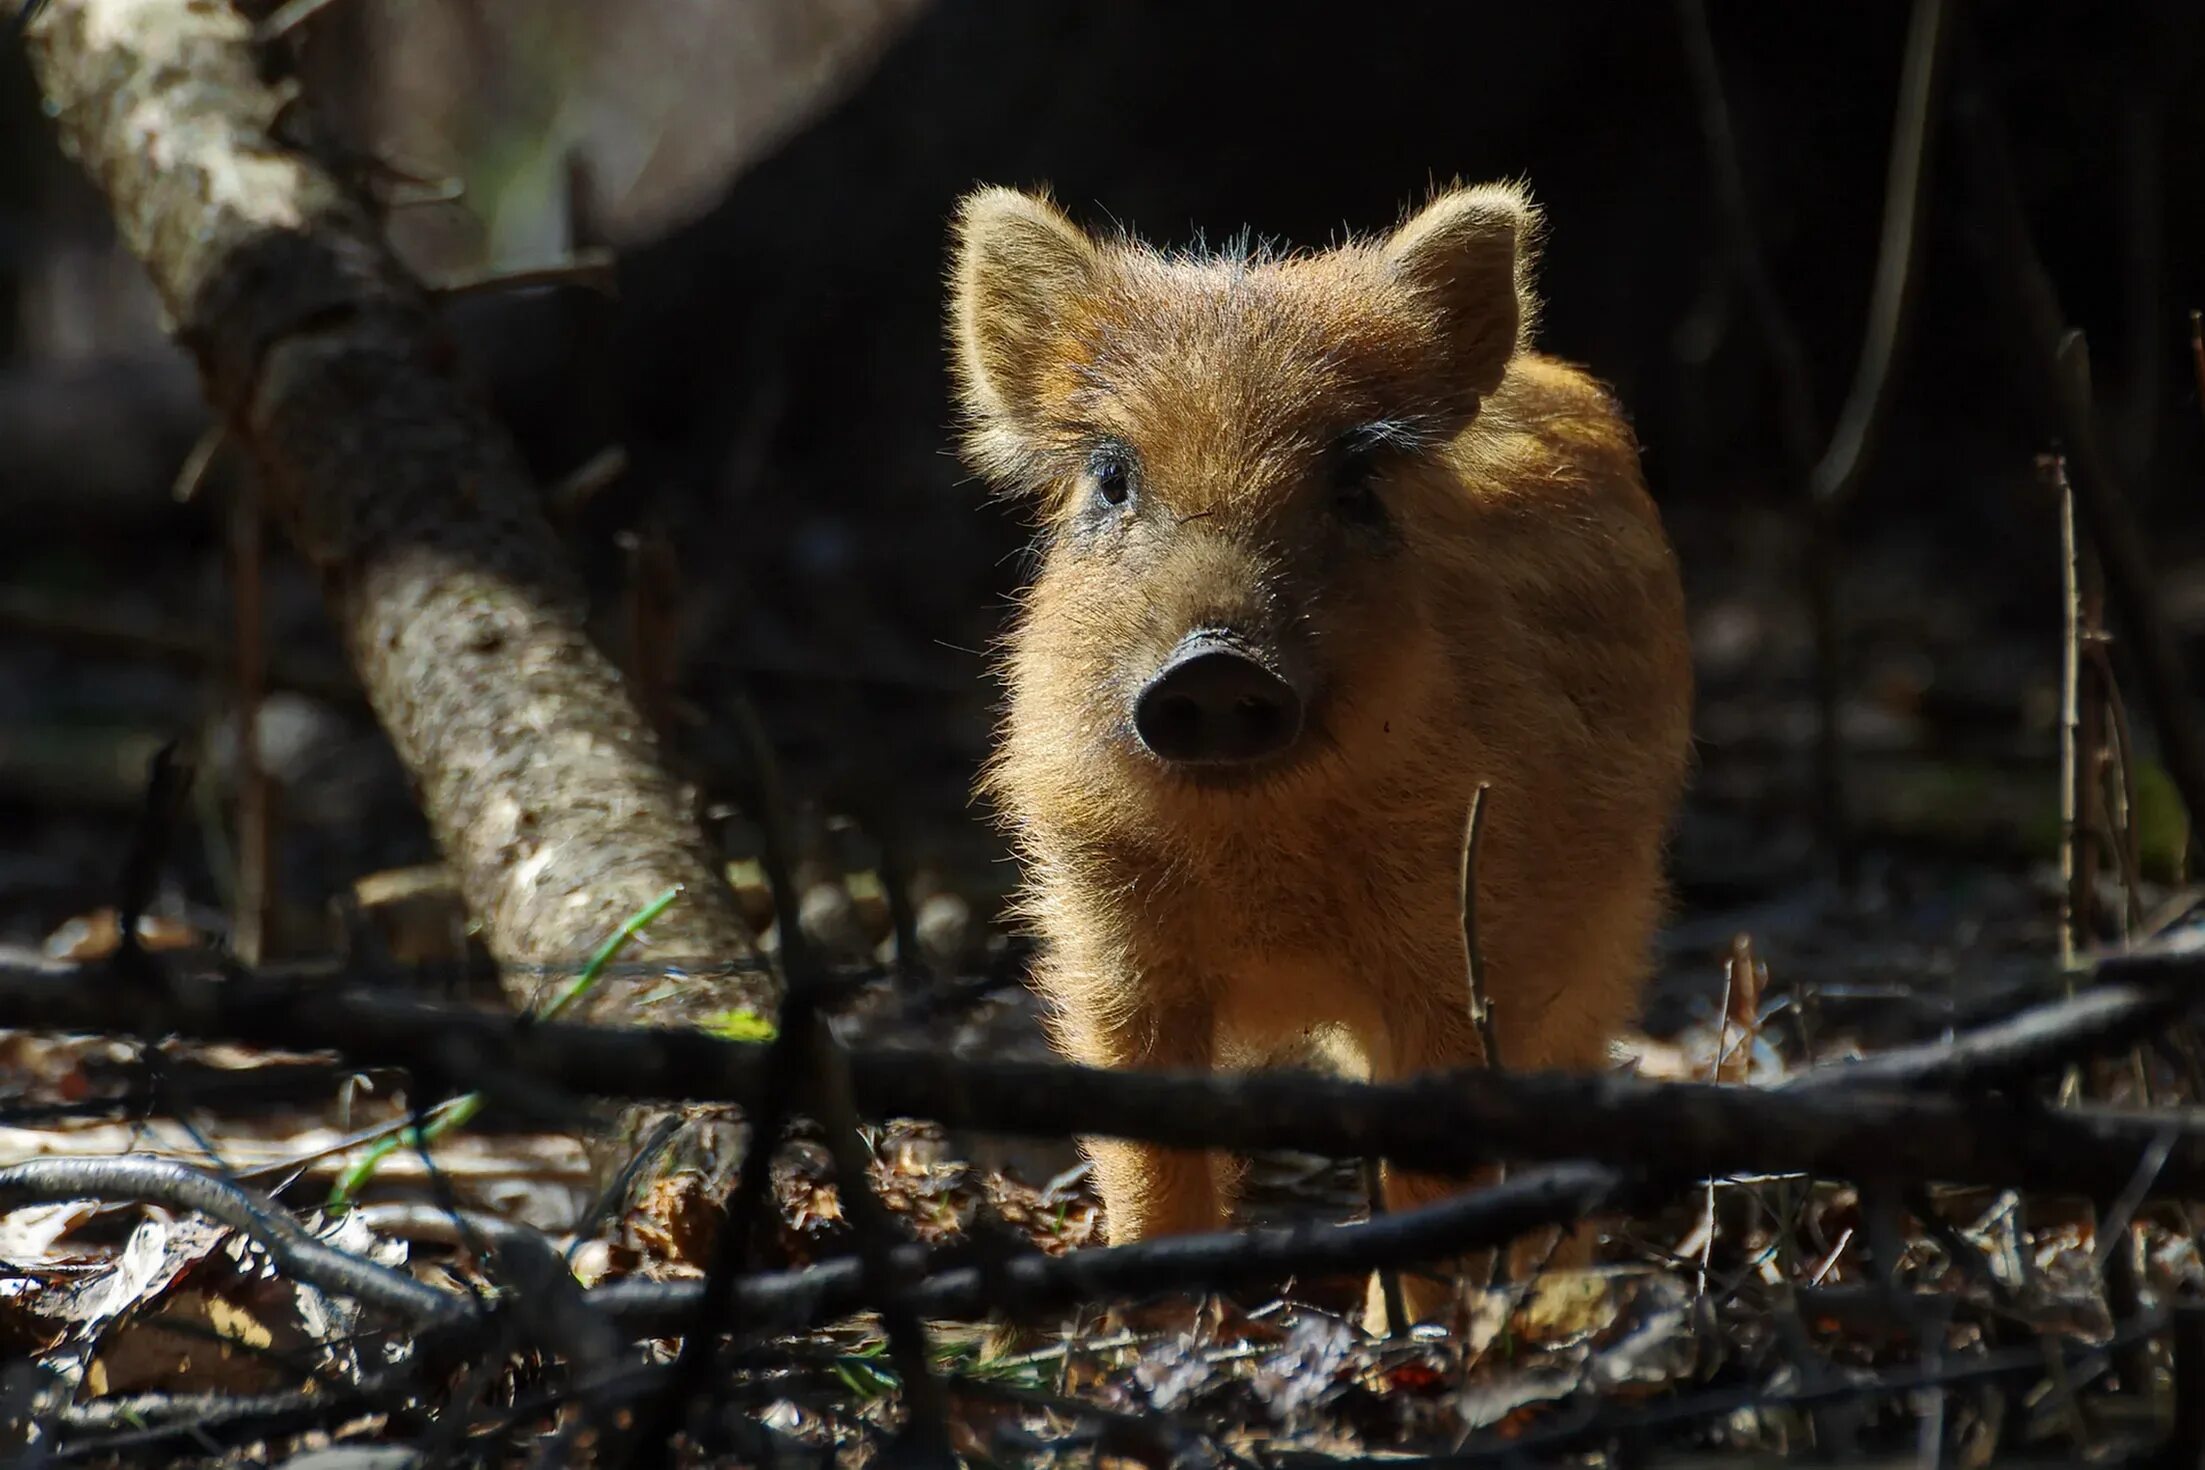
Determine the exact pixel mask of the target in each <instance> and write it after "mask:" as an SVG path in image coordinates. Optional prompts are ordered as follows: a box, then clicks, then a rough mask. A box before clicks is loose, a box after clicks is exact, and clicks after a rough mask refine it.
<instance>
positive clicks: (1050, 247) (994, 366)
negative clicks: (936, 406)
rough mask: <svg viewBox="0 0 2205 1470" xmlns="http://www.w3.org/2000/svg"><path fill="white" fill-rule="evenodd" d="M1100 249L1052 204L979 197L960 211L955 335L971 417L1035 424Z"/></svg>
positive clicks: (1009, 194)
mask: <svg viewBox="0 0 2205 1470" xmlns="http://www.w3.org/2000/svg"><path fill="white" fill-rule="evenodd" d="M1096 264H1097V258H1096V253H1095V246H1094V243H1093V242H1092V241H1090V240H1089V239H1088V238H1087V236H1086V235H1084V234H1082V233H1081V232H1080V230H1079V227H1078V226H1077V225H1074V224H1073V223H1072V222H1071V221H1070V220H1068V219H1066V218H1065V217H1064V215H1063V213H1062V212H1061V211H1060V210H1058V209H1057V207H1056V206H1055V205H1053V204H1051V203H1049V201H1048V200H1046V199H1041V198H1036V197H1035V196H1033V195H1031V194H1023V193H1020V192H1019V191H1018V190H1016V189H1000V188H995V189H981V190H977V191H976V192H974V193H972V194H968V195H966V196H965V199H964V201H963V202H962V203H961V204H960V205H959V206H958V210H957V223H956V244H955V258H954V264H953V265H952V266H951V313H952V317H951V324H950V331H951V336H952V337H953V339H954V345H955V351H956V357H957V369H958V374H957V376H958V385H959V387H960V389H961V390H962V392H963V396H964V402H965V407H966V409H967V410H968V411H969V412H971V413H973V414H974V415H976V416H979V417H982V418H992V419H997V420H1006V419H1007V420H1014V421H1015V420H1023V419H1030V418H1031V417H1032V416H1033V414H1034V412H1035V409H1036V406H1037V404H1038V401H1039V391H1038V390H1039V387H1040V381H1041V374H1042V372H1043V369H1044V367H1045V366H1046V364H1047V363H1048V362H1049V360H1050V354H1051V350H1052V348H1053V347H1054V346H1055V344H1056V343H1057V341H1058V339H1059V337H1060V335H1061V333H1062V330H1063V327H1064V324H1065V323H1066V322H1067V320H1068V319H1069V318H1070V316H1071V314H1072V312H1073V309H1074V308H1075V306H1076V305H1077V303H1078V302H1079V301H1080V300H1081V299H1082V298H1083V297H1085V296H1087V295H1089V294H1090V293H1091V292H1092V291H1093V289H1094V284H1095V269H1096Z"/></svg>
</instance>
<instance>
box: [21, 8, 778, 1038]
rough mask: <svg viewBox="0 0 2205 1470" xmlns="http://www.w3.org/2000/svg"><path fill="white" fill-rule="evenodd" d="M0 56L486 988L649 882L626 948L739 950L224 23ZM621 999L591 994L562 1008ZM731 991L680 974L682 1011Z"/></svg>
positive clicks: (356, 241)
mask: <svg viewBox="0 0 2205 1470" xmlns="http://www.w3.org/2000/svg"><path fill="white" fill-rule="evenodd" d="M27 45H28V50H29V54H30V58H31V63H32V67H33V71H34V73H35V76H36V78H37V81H38V85H39V87H40V89H41V90H42V91H43V93H44V95H45V97H46V100H47V102H48V104H49V106H50V109H51V111H52V113H53V114H54V116H55V118H56V120H57V122H58V125H59V128H60V133H61V138H62V142H63V145H64V146H65V148H66V149H67V150H68V151H69V153H70V154H71V155H72V156H73V157H74V158H75V159H76V160H77V161H78V162H79V163H80V164H82V165H83V167H84V168H85V170H86V171H87V172H88V173H89V174H90V175H91V176H92V177H93V178H94V179H95V180H96V181H97V182H98V184H99V185H100V187H101V189H102V190H103V192H104V193H105V194H106V196H107V199H108V202H109V204H110V205H111V207H112V209H113V212H114V216H115V220H116V224H117V227H118V229H119V230H120V233H121V236H122V238H123V240H124V242H125V243H126V244H127V245H128V246H129V248H130V249H131V250H132V251H133V253H135V254H136V255H137V256H138V258H139V259H140V260H141V261H143V262H144V264H145V266H146V268H147V270H148V271H149V272H150V274H151V276H152V278H153V282H154V285H155V287H156V289H157V291H158V293H159V296H160V298H161V301H162V303H163V306H164V308H165V311H166V315H167V317H168V319H169V321H170V323H171V324H172V329H173V332H174V334H175V337H176V340H177V341H178V343H179V344H180V345H182V346H183V347H184V348H185V349H186V350H187V351H189V352H190V353H191V355H192V356H193V358H194V359H195V360H196V362H197V364H198V367H199V371H200V376H201V380H202V385H203V387H204V389H205V391H206V394H207V397H208V400H209V402H210V403H211V404H212V405H213V407H214V410H215V413H216V415H217V418H218V419H219V421H220V422H221V423H222V424H223V425H224V427H225V428H226V429H227V430H228V432H229V434H230V435H231V436H232V438H233V439H234V440H235V442H236V443H237V444H238V445H240V446H241V447H242V448H243V449H244V450H245V451H246V452H247V454H248V456H249V458H250V460H251V462H252V463H253V465H254V466H255V467H256V469H257V471H258V474H259V478H260V481H261V484H262V487H263V493H264V495H265V498H266V501H267V503H268V504H269V505H270V506H271V508H272V509H273V510H274V512H275V513H276V515H277V516H278V518H279V519H280V520H281V521H282V522H283V523H284V524H285V526H286V527H287V529H288V530H289V532H290V535H291V539H292V541H293V543H294V544H295V545H296V546H297V548H298V549H299V551H300V552H301V553H302V554H303V555H304V556H306V558H307V559H308V560H309V562H310V563H311V564H312V565H313V566H314V568H315V569H316V571H317V572H318V573H319V575H320V577H321V579H322V583H323V586H324V589H325V591H326V594H327V598H328V602H329V606H330V609H331V612H332V613H333V615H334V617H335V618H336V621H337V623H338V625H339V627H340V629H341V631H342V634H343V637H344V641H345V644H346V647H347V650H348V652H349V654H350V657H351V660H352V662H353V665H354V668H355V670H356V671H357V672H358V674H359V676H360V679H361V682H362V684H363V685H364V687H365V688H366V690H367V693H368V697H369V700H370V702H371V703H372V705H373V707H374V709H375V712H376V714H377V716H378V718H379V719H380V720H381V722H382V724H383V726H384V728H385V729H386V730H388V731H389V733H390V736H391V739H392V741H393V743H394V744H395V745H396V747H397V750H398V753H399V755H400V757H401V759H402V760H403V761H404V763H405V765H406V767H407V769H408V771H409V772H410V773H411V774H412V776H413V778H414V780H415V782H416V784H417V786H418V789H419V792H420V799H421V802H422V805H423V807H424V808H425V810H426V812H427V815H428V817H429V821H430V824H431V826H432V828H433V830H434V832H435V834H436V836H437V839H438V841H439V843H440V845H441V846H442V848H443V850H444V853H445V856H446V858H447V860H448V861H449V863H450V865H451V866H452V868H453V869H454V871H455V872H456V873H457V874H458V876H459V880H460V884H461V888H462V891H463V892H464V893H465V895H466V898H467V905H468V908H469V910H470V912H471V913H473V914H474V915H475V917H476V918H477V919H478V920H479V921H480V922H481V924H482V926H483V929H484V933H485V937H486V940H487V942H488V945H489V948H490V950H491V952H492V953H493V954H495V955H496V956H497V957H498V958H499V959H500V960H501V961H503V962H506V963H507V964H508V965H510V966H514V967H516V968H515V969H514V971H513V973H512V975H511V976H510V977H509V981H508V986H509V989H511V990H514V991H516V992H517V991H520V990H522V989H524V988H525V982H524V979H523V977H522V973H521V971H520V970H519V968H518V967H519V966H523V965H526V964H529V963H536V962H550V963H558V962H571V961H574V960H578V959H580V958H581V957H583V956H585V955H586V954H587V953H588V952H589V951H590V950H591V949H592V948H594V947H595V946H596V945H597V944H598V943H599V942H600V941H601V940H602V939H603V938H604V937H605V935H607V934H609V933H611V932H612V931H613V930H614V929H615V928H616V927H617V926H618V925H619V924H620V922H621V921H622V920H623V919H625V918H626V917H627V916H628V915H630V914H632V913H634V912H636V911H637V910H639V909H641V908H642V907H643V906H644V905H645V904H646V903H648V902H649V901H650V900H651V899H652V898H653V897H654V896H655V895H656V894H658V893H661V892H663V891H664V890H665V889H667V888H669V887H673V886H677V885H678V886H680V887H681V888H682V889H683V890H684V893H683V898H682V900H681V902H680V903H678V904H677V905H676V906H675V908H674V910H673V911H672V912H670V913H669V914H668V915H667V916H666V917H665V918H664V919H663V920H662V921H660V922H658V923H656V924H653V925H652V926H651V931H650V934H649V943H648V948H647V951H646V952H647V953H648V954H650V955H651V956H652V957H653V958H654V959H663V960H682V961H686V962H689V963H691V964H692V965H694V964H696V963H698V962H711V961H721V962H726V961H733V960H736V959H739V958H741V957H742V956H744V955H745V954H746V953H747V952H748V951H749V948H750V942H749V936H748V935H747V934H746V933H745V931H744V928H743V925H742V923H741V920H740V918H739V916H738V915H737V913H736V910H735V906H734V904H733V902H732V899H731V897H730V896H729V893H728V890H727V886H726V884H725V883H724V882H723V881H721V879H720V877H719V876H718V874H717V873H716V872H715V870H714V864H713V861H712V858H711V856H710V854H709V853H708V851H707V849H706V846H705V843H704V841H703V838H702V836H701V834H700V833H699V832H698V831H697V830H696V828H695V825H694V823H693V822H692V820H691V816H690V810H689V803H688V801H687V800H686V799H685V797H684V795H683V793H682V791H681V789H680V787H679V785H678V784H677V783H676V782H675V781H674V780H673V779H672V778H671V777H670V776H669V775H668V774H667V773H666V772H665V770H664V769H663V768H662V767H661V765H660V762H659V756H658V750H657V745H656V741H655V740H654V738H653V736H652V733H651V731H650V730H649V728H648V727H647V725H646V724H645V722H644V721H643V719H642V718H641V716H640V715H639V714H638V713H637V712H636V710H635V707H634V705H633V703H632V701H631V700H630V699H629V698H628V696H627V694H626V692H625V691H624V690H623V688H622V687H621V683H620V679H619V676H618V674H617V673H616V672H615V670H614V669H613V667H612V665H611V664H610V662H609V661H608V660H607V659H606V658H605V657H604V656H603V654H602V653H600V652H599V650H598V649H596V648H595V647H594V646H592V644H591V642H590V640H589V638H588V637H587V635H586V633H585V616H586V607H585V599H584V595H583V593H582V590H581V588H580V585H579V582H578V580H577V579H576V577H575V576H574V574H573V573H572V571H571V570H570V569H569V568H568V567H567V566H566V565H565V564H564V562H563V560H562V557H561V554H560V551H559V548H558V545H557V542H556V540H555V538H554V536H553V534H552V531H551V529H550V528H549V526H548V524H547V522H546V520H545V517H544V514H543V510H542V506H541V502H540V497H539V495H538V492H537V489H536V487H535V486H533V485H532V484H530V483H529V480H528V478H527V475H526V474H525V472H524V470H523V468H522V465H521V461H520V458H519V455H518V453H517V451H516V450H515V449H514V447H513V445H512V443H511V442H510V440H509V439H508V437H507V435H506V434H505V433H504V431H503V430H502V429H500V428H499V427H498V426H497V425H496V424H494V423H493V422H492V421H491V419H490V418H489V417H488V415H487V413H486V412H485V410H484V409H483V408H482V406H481V405H480V403H479V402H478V401H477V399H476V397H475V395H473V394H472V393H471V392H470V391H469V390H468V388H467V387H466V386H465V385H463V384H462V383H461V382H460V381H459V380H458V379H457V376H456V370H455V367H454V363H455V360H456V354H455V351H454V349H453V346H452V344H451V343H450V341H449V340H448V339H447V337H446V334H445V333H444V332H443V330H442V329H441V327H440V325H439V323H438V321H437V318H436V316H435V311H434V305H433V302H432V298H431V294H430V293H429V292H428V291H427V290H426V289H425V288H424V287H423V286H422V285H421V283H420V282H418V281H416V280H414V279H413V278H412V277H411V276H410V275H409V274H408V273H407V272H406V271H405V270H404V268H403V267H402V266H401V265H400V264H399V262H398V261H397V260H396V259H395V257H394V256H393V255H392V254H391V252H390V250H389V249H388V247H387V245H386V243H385V241H384V238H383V235H382V231H381V228H380V225H379V222H378V221H377V219H376V218H375V217H374V215H373V213H372V212H371V210H370V208H369V207H368V205H367V204H366V203H365V202H364V198H365V196H364V194H363V192H362V191H360V190H358V189H356V188H354V187H352V186H351V184H350V183H349V182H348V181H347V180H345V179H343V178H341V177H339V176H338V174H337V173H336V172H334V171H333V170H332V169H331V168H330V167H328V166H326V165H325V163H324V162H323V161H322V160H321V159H320V158H318V157H316V156H315V155H314V154H313V153H312V152H310V151H308V150H307V149H306V148H305V147H302V146H300V145H299V144H298V142H297V141H296V140H300V139H309V140H310V139H312V137H313V136H314V132H315V130H314V127H313V122H312V118H311V116H310V115H309V113H308V111H307V110H306V109H305V108H303V107H302V106H301V105H300V104H299V101H298V99H297V98H296V96H295V95H292V94H291V92H289V91H288V90H287V89H286V88H285V87H283V86H282V85H280V84H271V83H270V82H268V81H266V80H264V77H263V70H262V67H261V65H260V61H261V57H260V53H259V52H258V51H257V50H256V48H255V45H254V40H253V34H252V27H251V23H250V22H249V21H248V20H247V19H246V18H245V17H244V16H242V15H241V14H239V13H238V12H237V11H236V10H234V9H232V8H231V7H229V6H226V5H196V4H189V3H186V0H68V3H57V4H54V5H51V6H49V7H47V8H46V9H45V11H44V12H43V13H42V14H41V15H40V16H39V17H38V19H37V20H35V21H34V22H32V23H31V25H30V27H29V33H28V37H27ZM279 119H280V128H279ZM279 134H280V137H279ZM636 983H642V982H641V981H638V982H636ZM634 994H635V989H634V985H633V984H631V985H626V986H624V985H621V984H618V983H608V984H607V985H604V986H602V987H600V988H599V990H598V991H597V992H596V993H595V994H594V995H593V996H592V998H591V1002H590V1012H591V1013H592V1014H594V1015H599V1016H611V1015H618V1014H621V1013H623V1012H624V1011H625V1010H626V1009H627V1008H628V1006H629V1004H630V1002H632V1001H633V999H634ZM517 998H524V997H518V996H517ZM755 998H756V997H755V995H754V994H751V995H741V994H737V993H735V984H734V982H733V981H732V980H730V981H727V982H724V983H714V982H710V981H707V980H702V979H700V980H696V981H694V982H692V986H691V988H690V990H689V991H688V992H687V993H686V994H685V996H684V998H683V1002H682V1004H683V1005H684V1006H687V1005H690V1004H694V1005H696V1006H698V1007H702V1008H719V1007H724V1006H727V1005H729V1004H739V1003H743V1002H744V1001H754V1000H755Z"/></svg>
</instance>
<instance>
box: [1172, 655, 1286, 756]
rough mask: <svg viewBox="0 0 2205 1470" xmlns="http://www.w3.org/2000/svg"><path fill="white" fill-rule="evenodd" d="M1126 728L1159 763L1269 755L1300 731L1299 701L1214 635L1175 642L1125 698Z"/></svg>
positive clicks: (1282, 683) (1281, 682)
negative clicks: (1129, 720) (1129, 717)
mask: <svg viewBox="0 0 2205 1470" xmlns="http://www.w3.org/2000/svg"><path fill="white" fill-rule="evenodd" d="M1133 732H1134V733H1135V734H1136V735H1138V736H1140V737H1141V743H1142V744H1143V745H1145V746H1147V747H1148V748H1149V750H1150V751H1152V752H1153V753H1154V754H1156V755H1158V756H1160V757H1161V758H1163V759H1164V760H1167V761H1175V762H1181V763H1184V764H1187V765H1219V766H1222V765H1240V764H1244V763H1246V762H1249V761H1257V760H1261V759H1263V758H1264V757H1265V756H1267V755H1276V754H1278V753H1279V752H1280V751H1282V750H1284V749H1286V748H1287V747H1288V746H1289V745H1292V744H1293V743H1294V738H1295V737H1296V736H1298V735H1300V734H1301V732H1302V700H1301V696H1300V695H1298V694H1296V693H1295V692H1294V686H1293V685H1291V684H1289V683H1287V682H1286V681H1285V680H1284V679H1282V678H1280V677H1279V676H1278V675H1277V674H1275V673H1273V672H1271V670H1269V669H1267V668H1265V667H1264V666H1263V665H1262V664H1260V663H1257V662H1256V661H1255V660H1254V659H1252V658H1250V657H1249V656H1248V655H1247V654H1245V653H1242V652H1241V651H1240V650H1239V649H1237V648H1234V647H1233V646H1232V645H1231V644H1229V643H1227V642H1225V641H1224V640H1222V639H1219V638H1216V637H1213V636H1210V635H1206V634H1200V633H1198V634H1196V635H1195V636H1193V637H1191V638H1189V639H1188V640H1187V641H1186V642H1184V643H1182V644H1180V645H1179V647H1178V649H1177V650H1176V651H1175V652H1174V653H1173V654H1172V656H1171V659H1170V661H1169V662H1167V663H1166V664H1165V665H1164V666H1163V668H1161V669H1159V670H1158V671H1157V673H1156V677H1155V678H1153V679H1151V680H1149V681H1148V684H1147V687H1145V688H1143V689H1142V690H1141V694H1140V697H1139V698H1138V699H1136V700H1135V701H1134V702H1133Z"/></svg>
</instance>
